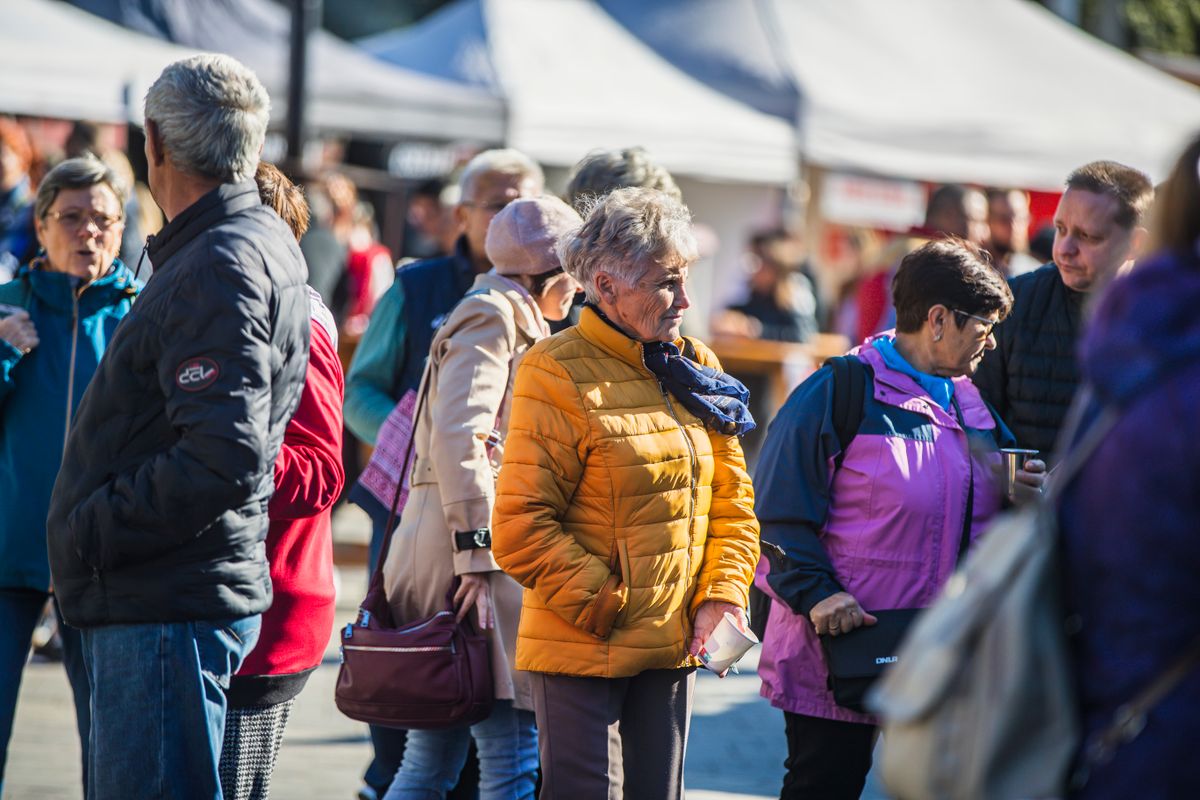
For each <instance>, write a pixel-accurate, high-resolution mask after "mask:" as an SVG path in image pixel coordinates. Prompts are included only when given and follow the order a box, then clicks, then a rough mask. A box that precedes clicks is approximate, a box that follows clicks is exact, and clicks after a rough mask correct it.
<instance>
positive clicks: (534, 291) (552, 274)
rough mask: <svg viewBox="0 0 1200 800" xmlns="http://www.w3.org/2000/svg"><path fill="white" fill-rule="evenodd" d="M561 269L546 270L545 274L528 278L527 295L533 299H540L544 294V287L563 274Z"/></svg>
mask: <svg viewBox="0 0 1200 800" xmlns="http://www.w3.org/2000/svg"><path fill="white" fill-rule="evenodd" d="M563 271H564V270H563V268H562V267H555V268H554V269H548V270H546V271H545V272H539V273H538V274H537V275H530V276H529V293H530V294H531V295H533V296H534V297H541V296H542V295H543V294H545V293H546V286H547V285H548V284H549V283H550V281H552V280H554V279H555V278H557V277H558V276H559V275H562V274H563Z"/></svg>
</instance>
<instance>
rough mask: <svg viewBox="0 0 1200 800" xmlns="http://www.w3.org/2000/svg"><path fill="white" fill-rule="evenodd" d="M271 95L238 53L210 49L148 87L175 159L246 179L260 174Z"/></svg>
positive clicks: (228, 179) (189, 168)
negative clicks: (258, 171)
mask: <svg viewBox="0 0 1200 800" xmlns="http://www.w3.org/2000/svg"><path fill="white" fill-rule="evenodd" d="M270 110H271V99H270V97H268V96H267V90H266V89H265V88H263V85H262V83H261V82H260V81H259V80H258V78H257V77H256V76H255V74H254V73H253V72H252V71H250V69H248V68H247V67H246V66H244V65H243V64H241V63H240V62H239V61H237V60H236V59H233V58H230V57H229V56H226V55H219V54H206V55H199V56H193V57H192V58H185V59H184V60H182V61H176V62H175V63H174V64H171V65H170V66H168V67H167V68H166V69H164V70H163V71H162V74H161V75H159V76H158V79H157V80H155V81H154V84H153V85H151V87H150V91H148V92H147V93H146V119H148V120H151V121H153V122H154V124H155V125H156V126H157V127H158V131H159V133H160V134H161V136H162V141H163V145H164V147H165V149H166V151H167V156H168V157H169V158H170V159H171V163H172V164H174V165H175V167H177V168H178V169H180V170H182V171H183V172H189V173H192V174H196V175H201V176H204V177H206V178H215V179H217V180H220V181H221V182H222V183H240V182H242V181H247V180H250V179H252V178H253V177H254V170H255V169H256V168H257V167H258V154H259V152H261V151H262V146H263V141H264V140H265V139H266V135H267V123H268V121H269V119H270Z"/></svg>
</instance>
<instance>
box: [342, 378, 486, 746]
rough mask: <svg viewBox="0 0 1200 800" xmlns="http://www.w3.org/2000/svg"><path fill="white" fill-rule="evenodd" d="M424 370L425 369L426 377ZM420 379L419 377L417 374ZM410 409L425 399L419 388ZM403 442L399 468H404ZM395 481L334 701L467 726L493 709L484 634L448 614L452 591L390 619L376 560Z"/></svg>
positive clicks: (372, 713)
mask: <svg viewBox="0 0 1200 800" xmlns="http://www.w3.org/2000/svg"><path fill="white" fill-rule="evenodd" d="M427 377H428V371H427V373H426V378H427ZM423 383H424V381H423ZM420 399H421V402H419V403H417V411H416V413H415V414H413V426H414V427H415V426H416V421H417V419H418V418H419V415H420V412H421V406H422V405H424V400H425V391H422V396H421V398H420ZM412 452H413V443H412V440H410V441H409V446H408V451H407V452H406V454H405V457H404V467H403V470H402V472H401V475H406V474H408V469H409V466H410V462H411V460H412ZM404 483H405V482H404V481H403V480H401V481H400V482H399V484H398V485H397V486H396V496H395V497H394V498H393V500H392V510H391V513H390V514H389V515H388V523H387V527H386V528H385V530H386V531H387V532H388V535H387V537H386V538H385V540H384V543H383V551H382V552H381V553H380V554H379V561H378V562H377V563H376V565H375V571H374V572H373V573H372V574H371V584H370V588H369V589H368V590H367V596H366V597H365V598H364V599H363V601H362V604H361V605H360V606H359V609H358V618H357V620H355V621H354V622H352V623H349V624H347V625H346V627H345V628H343V629H342V645H341V653H342V665H341V669H340V670H339V672H338V680H337V686H336V687H335V688H334V701H335V702H336V703H337V707H338V710H340V711H341V712H342V713H343V714H345V715H346V716H347V717H350V718H351V719H356V720H360V721H362V722H368V723H370V724H372V725H383V726H385V727H389V728H406V729H416V730H421V729H435V728H453V727H457V726H461V725H471V724H474V723H476V722H479V721H481V720H483V719H486V718H487V716H488V715H489V714H490V713H491V712H492V703H493V701H494V699H495V697H494V694H495V693H494V684H493V681H492V662H491V654H490V651H489V643H488V639H487V636H486V635H485V634H484V633H483V632H482V631H480V630H478V629H477V628H476V627H475V626H474V625H472V624H471V623H470V621H469V618H467V619H464V620H463V622H461V623H459V622H457V621H455V619H454V616H455V615H454V600H453V598H454V591H455V589H456V588H457V586H458V579H457V578H456V579H455V580H454V583H453V584H451V586H450V590H449V592H447V594H446V609H445V610H444V611H438V612H437V613H435V614H433V615H432V616H430V617H426V618H425V619H420V620H416V621H413V622H406V623H404V624H397V623H396V621H395V620H393V619H392V611H391V607H390V606H389V605H388V602H387V595H386V592H385V591H384V588H383V565H384V563H386V561H387V554H388V549H389V548H390V546H391V543H392V534H393V533H394V532H395V527H394V525H395V522H396V506H397V504H398V502H399V500H400V492H401V489H402V488H403V487H404Z"/></svg>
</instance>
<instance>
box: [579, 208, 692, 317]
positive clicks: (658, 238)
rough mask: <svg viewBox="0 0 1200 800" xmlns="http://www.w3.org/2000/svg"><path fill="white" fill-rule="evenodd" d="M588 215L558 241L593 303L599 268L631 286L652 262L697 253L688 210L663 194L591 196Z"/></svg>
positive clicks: (685, 258) (690, 256)
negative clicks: (577, 226)
mask: <svg viewBox="0 0 1200 800" xmlns="http://www.w3.org/2000/svg"><path fill="white" fill-rule="evenodd" d="M586 213H587V219H586V220H585V221H584V223H583V226H582V227H580V228H579V229H578V230H576V231H575V232H574V233H570V234H567V235H566V236H564V237H563V238H562V239H561V240H560V241H559V243H558V258H559V260H560V261H561V262H562V265H563V269H565V270H566V271H567V272H568V273H569V274H570V275H571V277H573V278H574V279H575V280H577V281H578V282H579V283H580V284H581V285H582V286H583V291H584V293H585V294H586V295H587V299H588V300H590V301H591V302H593V303H594V302H597V301H598V300H599V298H598V297H597V296H596V288H595V285H594V280H593V279H594V278H595V277H596V273H598V272H607V273H608V274H610V275H613V276H615V277H617V278H618V279H620V280H622V281H624V282H625V283H626V284H627V285H630V286H632V285H634V284H635V283H637V282H638V281H639V280H640V279H641V277H642V276H643V275H644V274H645V273H646V268H647V267H648V266H649V264H650V263H652V262H655V261H662V260H664V259H666V258H670V257H678V258H682V259H683V260H685V261H687V262H689V263H690V262H692V261H695V260H696V258H697V257H698V256H699V249H698V248H697V246H696V236H695V234H694V233H693V232H692V215H691V212H690V211H688V210H687V207H686V206H684V205H683V203H681V202H680V201H679V200H677V199H676V198H674V197H672V196H671V195H669V194H667V193H666V192H663V191H659V190H658V189H642V188H639V187H629V188H626V189H617V190H616V191H613V192H609V193H608V194H607V195H604V196H603V197H600V198H597V199H595V200H593V201H592V203H591V205H590V207H589V208H587V209H586Z"/></svg>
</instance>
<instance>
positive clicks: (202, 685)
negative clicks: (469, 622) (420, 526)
mask: <svg viewBox="0 0 1200 800" xmlns="http://www.w3.org/2000/svg"><path fill="white" fill-rule="evenodd" d="M268 106H269V100H268V97H267V93H266V90H265V89H264V88H263V86H262V84H261V83H260V82H259V81H258V79H257V78H256V77H255V76H254V74H253V73H252V72H250V71H249V70H248V69H246V68H245V67H244V66H242V65H241V64H239V63H238V62H237V61H235V60H233V59H231V58H229V57H227V56H219V55H204V56H196V57H194V58H190V59H186V60H184V61H180V62H177V63H175V64H172V65H171V66H169V67H167V68H166V69H165V70H164V71H163V73H162V75H160V76H159V78H158V79H157V80H156V81H155V83H154V84H153V85H152V86H151V87H150V91H149V92H148V94H147V96H146V157H147V161H148V162H149V178H150V181H149V182H150V189H151V191H152V192H153V194H154V198H155V200H156V201H157V202H158V204H159V205H160V206H161V207H162V210H163V212H164V214H165V215H166V218H167V220H168V223H167V225H166V227H164V228H163V230H162V231H161V232H160V233H159V234H158V235H157V236H155V237H153V238H152V239H151V240H150V242H149V245H148V255H149V258H150V261H151V263H152V264H153V266H154V274H153V276H152V278H151V279H150V281H149V283H148V284H147V287H146V290H145V291H144V292H143V293H142V295H141V297H140V298H139V300H138V302H137V303H136V304H135V306H134V307H133V310H132V311H131V312H130V314H129V315H128V316H127V317H126V318H125V320H124V321H123V323H122V325H121V326H120V327H119V328H118V330H117V332H116V334H115V336H114V337H113V339H112V342H111V344H110V345H109V349H108V351H107V352H106V354H105V357H104V359H103V361H102V362H101V364H100V366H99V368H98V370H97V373H96V376H95V378H94V380H93V381H92V383H91V385H90V386H89V387H88V391H87V392H86V393H85V395H84V397H83V400H82V402H81V404H80V407H79V412H78V414H77V416H76V418H75V422H74V426H73V427H72V429H71V434H70V437H69V439H68V442H67V448H66V453H65V455H64V458H63V468H62V470H61V471H60V472H59V476H58V481H57V483H56V484H55V487H54V495H53V499H52V501H51V509H50V517H49V520H48V531H49V551H50V567H51V572H52V576H53V581H54V588H55V591H56V593H57V595H58V599H59V603H60V604H61V607H62V611H63V615H64V617H65V618H66V620H67V622H68V623H70V624H71V625H74V626H76V627H79V628H81V629H82V630H83V639H84V654H85V660H86V662H87V667H88V673H89V681H90V683H91V691H92V729H91V742H92V748H91V752H90V757H89V765H90V770H89V775H90V785H89V797H97V798H117V797H121V798H124V797H197V798H198V797H210V798H219V797H220V794H221V792H220V784H219V779H218V773H217V764H218V758H219V756H220V750H221V741H222V735H223V728H224V716H225V708H226V706H225V696H224V687H226V686H228V683H229V676H230V674H231V673H233V672H236V671H237V669H238V666H239V665H240V663H241V661H242V659H243V658H244V657H245V655H246V653H248V652H249V651H250V649H251V648H253V646H254V643H255V641H256V639H257V636H258V625H259V615H260V614H261V612H263V611H264V610H266V609H267V608H268V607H269V606H270V603H271V581H270V575H269V572H268V566H267V560H266V557H265V547H264V540H265V537H266V533H267V503H268V501H269V500H270V498H271V493H272V490H273V487H274V461H275V457H276V454H277V453H278V451H279V447H280V443H281V441H282V438H283V432H284V427H285V426H286V424H287V422H288V419H289V418H290V417H291V415H292V413H293V411H294V410H295V408H296V404H297V402H298V401H299V397H300V392H301V389H302V388H303V380H304V371H305V367H306V365H307V363H308V332H309V314H308V297H307V290H306V289H305V285H304V284H305V279H306V277H307V272H306V269H305V266H304V259H303V256H302V255H301V254H300V250H299V247H298V246H297V244H296V240H295V238H294V237H293V236H292V233H291V231H290V230H289V229H288V228H287V226H286V225H285V224H284V222H283V221H282V220H281V219H280V218H279V217H278V216H277V215H276V214H275V213H274V212H273V211H272V210H271V209H270V208H268V207H266V206H263V205H262V203H261V201H260V200H259V195H258V187H257V186H256V184H255V182H254V172H255V168H256V166H257V164H258V155H259V152H260V151H261V149H262V144H263V139H264V136H265V134H266V128H267V120H268Z"/></svg>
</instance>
